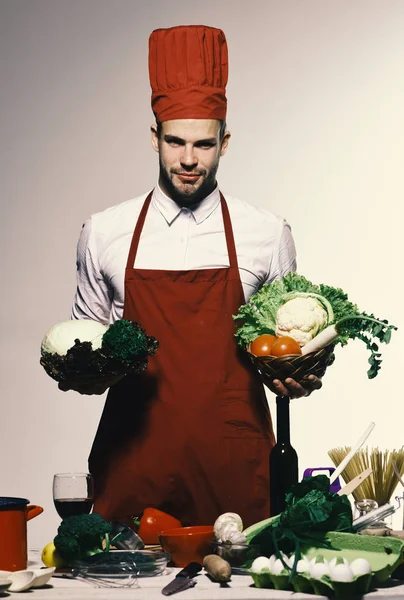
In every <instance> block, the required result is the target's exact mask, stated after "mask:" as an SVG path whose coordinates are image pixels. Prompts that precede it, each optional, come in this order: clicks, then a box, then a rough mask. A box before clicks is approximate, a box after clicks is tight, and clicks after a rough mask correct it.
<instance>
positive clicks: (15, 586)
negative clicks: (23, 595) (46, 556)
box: [0, 570, 36, 592]
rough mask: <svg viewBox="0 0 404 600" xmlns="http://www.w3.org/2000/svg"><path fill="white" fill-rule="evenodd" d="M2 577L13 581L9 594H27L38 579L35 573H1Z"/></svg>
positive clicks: (26, 571)
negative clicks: (26, 591)
mask: <svg viewBox="0 0 404 600" xmlns="http://www.w3.org/2000/svg"><path fill="white" fill-rule="evenodd" d="M0 577H2V578H4V579H7V580H9V581H11V584H10V585H9V587H8V591H9V592H25V590H28V589H29V588H30V587H31V586H32V582H33V581H34V579H35V578H36V575H35V573H34V571H28V570H25V571H0Z"/></svg>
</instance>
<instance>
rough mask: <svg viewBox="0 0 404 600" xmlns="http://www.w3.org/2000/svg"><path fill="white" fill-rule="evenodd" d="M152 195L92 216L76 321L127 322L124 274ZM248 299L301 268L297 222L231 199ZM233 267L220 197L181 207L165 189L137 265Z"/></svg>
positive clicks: (156, 199)
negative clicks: (294, 232)
mask: <svg viewBox="0 0 404 600" xmlns="http://www.w3.org/2000/svg"><path fill="white" fill-rule="evenodd" d="M146 196H147V194H145V195H143V196H140V197H139V198H135V199H133V200H128V201H127V202H123V203H121V204H118V205H116V206H113V207H111V208H108V209H106V210H104V211H102V212H99V213H96V214H94V215H92V216H91V217H90V218H89V219H88V220H87V221H86V222H85V223H84V225H83V228H82V230H81V234H80V238H79V241H78V246H77V292H76V295H75V298H74V304H73V309H72V317H73V318H75V319H94V320H96V321H100V322H101V323H104V324H105V325H109V323H112V322H114V321H116V320H117V319H120V318H122V314H123V303H124V277H125V267H126V261H127V258H128V253H129V248H130V243H131V240H132V236H133V231H134V228H135V225H136V222H137V219H138V216H139V213H140V210H141V208H142V206H143V202H144V200H145V198H146ZM224 196H225V198H226V201H227V204H228V207H229V212H230V218H231V223H232V227H233V233H234V239H235V244H236V251H237V258H238V266H239V272H240V279H241V282H242V286H243V290H244V296H245V299H246V301H247V300H248V298H249V297H250V296H251V294H253V293H254V292H256V291H257V290H258V289H259V288H260V287H261V286H262V285H263V284H264V283H270V282H272V281H274V280H275V279H279V278H280V277H282V276H283V275H285V274H286V273H287V272H288V271H295V270H296V251H295V245H294V242H293V238H292V234H291V230H290V227H289V225H288V224H287V223H286V221H285V220H284V219H282V218H281V217H279V216H277V215H275V214H273V213H271V212H269V211H267V210H264V209H262V208H258V207H257V206H254V205H252V204H249V203H247V202H244V201H242V200H238V199H236V198H232V197H229V196H226V195H225V194H224ZM228 266H229V257H228V253H227V247H226V239H225V235H224V225H223V217H222V210H221V205H220V194H219V190H218V188H216V189H215V190H214V191H213V192H212V193H211V194H210V195H209V196H207V197H206V198H205V199H204V200H203V201H202V202H201V203H200V204H199V205H198V206H196V207H190V208H181V207H180V206H178V205H177V204H176V203H175V202H174V201H173V200H171V198H169V197H168V196H166V195H165V194H164V193H163V192H162V190H161V189H160V187H159V186H158V185H157V186H156V188H155V189H154V192H153V197H152V201H151V203H150V207H149V210H148V212H147V216H146V221H145V223H144V227H143V230H142V234H141V237H140V242H139V248H138V252H137V256H136V260H135V264H134V267H136V268H139V269H162V270H175V271H177V270H194V269H215V268H220V267H228Z"/></svg>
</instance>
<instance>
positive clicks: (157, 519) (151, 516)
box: [134, 508, 182, 544]
mask: <svg viewBox="0 0 404 600" xmlns="http://www.w3.org/2000/svg"><path fill="white" fill-rule="evenodd" d="M134 524H135V525H136V527H137V529H136V533H137V534H138V536H139V537H141V538H142V540H143V541H144V543H145V544H158V543H159V539H158V537H157V536H158V534H159V533H161V532H162V531H164V529H173V528H174V527H182V523H181V521H179V520H178V519H176V518H175V517H172V516H171V515H169V514H168V513H165V512H163V511H162V510H158V509H157V508H145V509H144V511H143V513H142V515H141V517H140V518H137V519H135V520H134Z"/></svg>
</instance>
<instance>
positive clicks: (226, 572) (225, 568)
mask: <svg viewBox="0 0 404 600" xmlns="http://www.w3.org/2000/svg"><path fill="white" fill-rule="evenodd" d="M203 566H204V567H205V571H206V572H207V573H208V575H210V577H211V578H212V579H213V580H214V581H217V582H218V583H226V582H227V581H230V579H231V566H230V564H229V563H228V562H227V560H224V559H223V558H221V557H220V556H217V555H216V554H207V555H206V556H205V558H204V559H203Z"/></svg>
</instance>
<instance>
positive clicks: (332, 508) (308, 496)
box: [247, 475, 353, 558]
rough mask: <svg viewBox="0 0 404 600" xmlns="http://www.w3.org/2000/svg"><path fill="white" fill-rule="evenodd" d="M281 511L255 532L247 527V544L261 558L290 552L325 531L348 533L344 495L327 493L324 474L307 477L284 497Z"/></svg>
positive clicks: (349, 524)
mask: <svg viewBox="0 0 404 600" xmlns="http://www.w3.org/2000/svg"><path fill="white" fill-rule="evenodd" d="M285 501H286V506H285V509H284V510H283V512H282V513H281V514H280V515H278V516H277V517H275V518H274V519H271V521H270V522H269V523H268V524H267V525H264V526H263V527H261V528H258V530H255V531H254V526H252V527H251V528H249V529H250V530H251V533H249V534H248V535H247V543H249V544H257V545H259V547H260V551H261V552H262V553H263V554H264V555H265V556H271V555H272V554H274V553H275V554H277V556H278V558H280V557H281V554H280V553H281V552H285V553H290V552H294V553H295V554H296V555H297V556H299V553H300V547H301V546H302V545H305V544H308V545H310V543H311V542H312V541H313V540H316V542H317V543H318V541H319V540H320V541H321V538H322V536H323V535H324V534H325V533H327V532H328V531H344V532H346V533H350V532H352V531H353V530H352V508H351V504H350V502H349V500H348V498H347V496H346V495H344V494H342V495H341V496H338V494H335V493H333V492H330V480H329V478H328V477H327V476H326V475H317V476H315V477H307V478H305V479H303V480H302V481H301V482H300V483H297V484H295V485H294V486H293V487H292V488H291V489H290V491H289V493H288V494H286V498H285Z"/></svg>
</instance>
